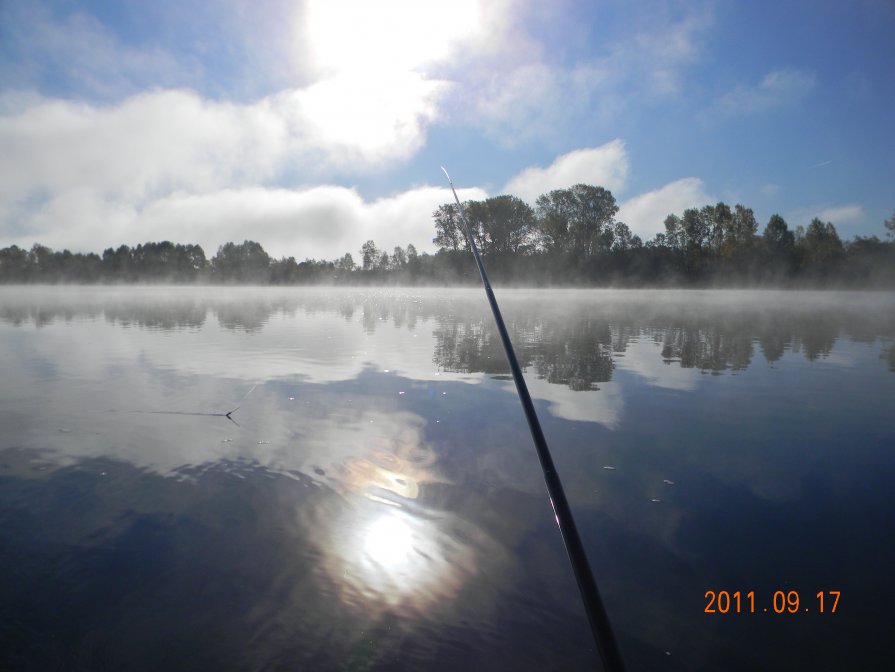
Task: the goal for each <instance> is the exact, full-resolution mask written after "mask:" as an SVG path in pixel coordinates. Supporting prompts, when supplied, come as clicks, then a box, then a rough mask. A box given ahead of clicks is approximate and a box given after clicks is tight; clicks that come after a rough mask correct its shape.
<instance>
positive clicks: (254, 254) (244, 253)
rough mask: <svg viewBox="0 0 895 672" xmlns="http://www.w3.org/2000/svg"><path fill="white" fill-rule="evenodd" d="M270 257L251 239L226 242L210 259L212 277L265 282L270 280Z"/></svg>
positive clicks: (233, 280)
mask: <svg viewBox="0 0 895 672" xmlns="http://www.w3.org/2000/svg"><path fill="white" fill-rule="evenodd" d="M270 263H271V259H270V256H269V255H268V254H267V252H265V251H264V248H263V247H261V245H260V244H259V243H256V242H255V241H253V240H246V241H243V242H242V243H240V244H238V245H237V244H236V243H226V244H224V245H221V246H220V247H219V248H218V253H217V254H216V255H215V256H214V257H213V258H212V260H211V267H212V271H213V274H214V277H215V278H216V279H218V280H222V281H225V282H248V283H266V282H268V281H269V280H270Z"/></svg>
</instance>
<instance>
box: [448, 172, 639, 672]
mask: <svg viewBox="0 0 895 672" xmlns="http://www.w3.org/2000/svg"><path fill="white" fill-rule="evenodd" d="M441 170H442V172H444V175H445V177H447V180H448V184H450V185H451V191H452V192H453V194H454V200H456V201H457V212H458V213H459V215H460V221H461V222H462V223H463V230H464V233H465V234H466V240H467V241H469V247H470V248H471V249H472V254H473V256H474V257H475V263H476V266H478V268H479V275H480V276H481V278H482V285H484V287H485V294H486V295H487V296H488V303H489V304H491V313H492V314H493V315H494V321H495V322H496V323H497V331H498V333H499V334H500V340H501V341H502V342H503V349H504V352H505V353H506V356H507V361H508V363H509V365H510V370H511V371H512V373H513V381H514V382H515V383H516V392H517V393H518V395H519V401H521V402H522V409H523V410H524V411H525V419H526V420H528V428H529V430H530V431H531V438H532V439H533V440H534V444H535V448H536V449H537V451H538V459H539V460H540V462H541V470H542V471H543V472H544V481H545V482H546V484H547V494H548V495H549V497H550V504H551V506H553V513H554V516H555V518H556V525H557V526H558V527H559V531H560V534H561V535H562V540H563V544H564V545H565V548H566V553H567V554H568V556H569V561H570V562H571V563H572V571H573V572H574V574H575V580H576V581H577V582H578V590H579V592H580V593H581V599H582V601H583V602H584V611H585V612H586V613H587V620H588V622H589V623H590V629H591V632H592V633H593V636H594V641H595V642H596V644H597V650H598V651H599V653H600V658H601V659H602V661H603V668H604V669H605V670H607V671H608V672H616V671H618V672H624V670H625V663H624V661H623V660H622V656H621V651H620V650H619V648H618V643H617V642H616V641H615V635H614V634H613V632H612V626H611V624H610V623H609V616H607V614H606V608H605V607H604V606H603V599H602V598H601V597H600V591H599V590H598V589H597V582H596V580H595V579H594V575H593V572H592V571H591V568H590V563H588V561H587V554H586V553H585V552H584V545H583V544H582V543H581V537H580V536H579V535H578V528H577V527H576V526H575V520H574V518H573V517H572V509H571V508H570V507H569V502H568V500H567V499H566V493H565V491H564V490H563V487H562V483H561V482H560V480H559V474H557V472H556V467H554V466H553V458H552V457H551V456H550V449H549V448H548V447H547V440H546V439H545V438H544V432H543V431H542V430H541V423H540V422H538V416H537V414H536V413H535V407H534V404H533V403H532V401H531V395H529V393H528V387H527V386H526V384H525V379H524V378H523V377H522V369H520V368H519V362H518V361H517V360H516V353H515V352H514V351H513V345H512V343H511V342H510V337H509V334H508V333H507V328H506V325H504V322H503V317H502V316H501V314H500V308H498V306H497V299H495V298H494V292H493V291H492V290H491V283H490V282H489V281H488V275H487V274H486V273H485V267H484V265H482V258H481V256H480V255H479V250H478V248H477V247H476V244H475V240H473V237H472V230H471V229H470V227H469V222H468V221H467V220H466V215H465V213H464V212H463V205H462V204H461V203H460V199H459V197H458V196H457V190H456V189H454V182H453V181H452V180H451V176H450V175H448V172H447V170H445V169H444V167H443V166H442V168H441Z"/></svg>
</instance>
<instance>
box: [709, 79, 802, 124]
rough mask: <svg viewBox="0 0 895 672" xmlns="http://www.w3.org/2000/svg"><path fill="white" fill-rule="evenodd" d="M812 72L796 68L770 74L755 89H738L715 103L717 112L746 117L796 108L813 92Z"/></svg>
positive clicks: (741, 87)
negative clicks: (794, 106) (793, 106)
mask: <svg viewBox="0 0 895 672" xmlns="http://www.w3.org/2000/svg"><path fill="white" fill-rule="evenodd" d="M816 82H817V77H816V76H815V75H814V73H813V72H809V71H807V70H799V69H798V68H781V69H779V70H772V71H771V72H769V73H768V74H767V75H765V76H764V78H763V79H762V80H761V82H759V83H758V84H757V85H756V86H745V85H739V86H737V87H735V88H734V89H732V90H731V91H729V92H727V93H726V94H724V95H723V96H721V98H720V99H718V102H717V105H716V106H717V108H718V109H719V110H720V111H721V112H723V113H726V114H730V115H748V114H756V113H759V112H766V111H768V110H771V109H774V108H778V107H787V106H790V105H795V104H796V103H798V102H800V101H801V100H803V99H804V98H805V97H806V96H807V95H808V94H809V93H810V92H811V90H812V89H813V88H814V86H815V84H816Z"/></svg>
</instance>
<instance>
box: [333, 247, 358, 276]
mask: <svg viewBox="0 0 895 672" xmlns="http://www.w3.org/2000/svg"><path fill="white" fill-rule="evenodd" d="M356 268H357V264H355V263H354V257H352V256H351V253H350V252H346V253H345V255H344V256H343V257H342V258H341V259H339V260H338V261H337V262H336V270H338V271H340V272H341V273H351V272H352V271H354V269H356Z"/></svg>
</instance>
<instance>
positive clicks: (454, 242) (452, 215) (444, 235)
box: [432, 203, 466, 251]
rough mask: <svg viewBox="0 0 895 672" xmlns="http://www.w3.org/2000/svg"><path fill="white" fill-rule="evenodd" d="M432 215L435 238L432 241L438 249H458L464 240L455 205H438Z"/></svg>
mask: <svg viewBox="0 0 895 672" xmlns="http://www.w3.org/2000/svg"><path fill="white" fill-rule="evenodd" d="M432 217H433V218H434V220H435V238H433V239H432V242H433V243H435V244H436V245H438V249H440V250H447V251H457V250H459V249H460V247H461V246H462V245H464V244H465V242H466V241H465V236H464V235H463V228H462V226H463V225H462V224H461V222H460V213H459V211H458V210H457V206H456V205H454V204H453V203H445V204H444V205H440V206H438V209H437V210H436V211H435V212H433V213H432Z"/></svg>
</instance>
